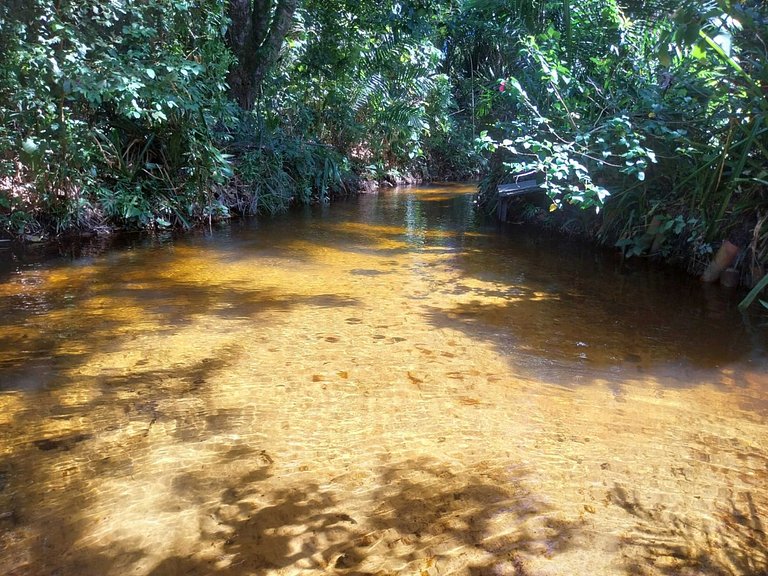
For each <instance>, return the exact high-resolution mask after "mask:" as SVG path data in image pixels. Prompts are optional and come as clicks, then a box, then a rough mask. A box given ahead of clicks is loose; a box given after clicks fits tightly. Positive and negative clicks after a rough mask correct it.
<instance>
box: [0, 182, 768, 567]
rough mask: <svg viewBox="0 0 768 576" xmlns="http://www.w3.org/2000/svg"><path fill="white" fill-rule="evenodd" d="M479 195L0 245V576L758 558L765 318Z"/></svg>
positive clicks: (727, 562)
mask: <svg viewBox="0 0 768 576" xmlns="http://www.w3.org/2000/svg"><path fill="white" fill-rule="evenodd" d="M473 191H474V188H473V187H472V186H469V185H466V186H465V185H440V186H424V187H414V188H402V189H394V190H391V191H386V192H382V193H380V194H377V195H364V196H361V197H359V198H357V199H354V200H350V201H348V202H339V203H335V204H333V205H331V206H326V205H324V206H316V207H313V208H307V209H305V210H299V211H295V212H291V213H288V214H285V215H281V216H278V217H276V218H274V219H270V220H265V221H241V222H232V223H229V224H226V225H221V226H219V227H215V226H214V228H213V230H205V231H198V232H195V233H190V234H188V235H185V236H181V237H178V238H172V237H170V236H169V237H168V238H147V237H128V238H126V239H124V240H120V241H115V242H114V243H113V245H111V246H110V247H109V248H108V249H105V248H104V247H103V246H101V245H100V244H99V242H93V243H92V244H85V245H83V246H82V247H79V248H77V249H72V250H70V251H69V252H67V253H64V252H66V251H61V252H58V253H56V254H47V253H46V254H38V253H37V252H36V251H35V250H34V249H32V248H27V249H25V250H17V249H12V248H10V247H7V246H0V296H1V298H0V574H5V575H8V576H11V575H12V576H22V575H23V576H27V575H30V576H38V575H50V576H54V575H55V576H68V575H77V576H88V575H94V576H111V575H120V576H123V575H136V576H166V575H167V576H171V575H185V576H186V575H199V576H203V575H225V576H245V575H294V574H328V573H338V574H356V575H363V574H365V575H373V574H377V575H385V574H403V575H406V574H408V575H418V576H438V575H440V576H446V575H448V574H462V575H480V574H488V575H514V576H561V575H562V576H573V575H579V574H587V573H588V574H590V575H593V576H601V575H624V576H652V575H653V576H663V575H669V576H673V575H675V576H726V575H734V576H736V575H739V576H751V575H763V576H764V575H766V574H768V442H766V441H767V440H768V424H767V423H766V422H767V421H766V416H768V362H767V361H766V350H767V349H768V346H766V344H767V343H768V328H767V327H766V323H767V322H768V315H766V314H762V315H761V314H760V313H759V311H757V310H756V311H755V313H754V314H753V316H751V317H749V318H742V317H741V316H740V315H739V313H738V312H737V310H736V303H737V302H738V299H739V296H740V295H739V294H738V293H735V292H732V291H729V290H728V289H725V288H722V287H720V286H708V285H706V286H705V285H702V284H701V283H700V282H698V281H697V280H696V279H692V278H688V277H686V276H685V275H684V274H682V272H679V271H676V270H672V269H662V268H653V266H652V265H650V264H648V263H647V262H643V261H639V260H637V259H636V260H629V261H625V262H623V261H622V260H621V259H620V258H619V257H617V255H616V254H615V253H614V252H613V251H611V250H608V251H598V250H595V249H594V248H589V247H585V246H581V245H579V244H578V242H576V241H575V240H573V239H569V238H566V237H561V236H557V235H554V234H552V233H549V232H547V231H546V230H544V231H542V230H532V229H530V228H526V227H524V226H506V227H502V226H500V225H498V224H496V223H494V222H489V221H486V220H484V219H483V218H482V217H481V215H480V214H479V213H478V209H477V207H476V205H475V204H474V202H473V196H472V192H473ZM41 251H42V249H41Z"/></svg>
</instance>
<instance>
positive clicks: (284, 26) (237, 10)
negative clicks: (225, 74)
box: [228, 0, 299, 110]
mask: <svg viewBox="0 0 768 576" xmlns="http://www.w3.org/2000/svg"><path fill="white" fill-rule="evenodd" d="M298 4H299V0H277V1H276V4H275V2H274V0H229V17H230V19H231V20H232V24H231V26H230V28H229V32H228V41H229V45H230V48H231V49H232V52H233V53H234V54H235V56H237V64H236V65H235V66H234V67H233V68H232V70H231V71H230V73H229V87H230V91H231V93H232V96H233V97H234V98H235V100H237V102H238V103H239V104H240V106H241V107H242V108H243V109H244V110H251V109H252V108H253V104H254V102H255V100H256V95H257V94H258V93H259V90H260V89H261V83H262V82H263V80H264V77H265V76H266V73H267V71H268V70H269V68H270V67H271V66H273V65H274V63H275V62H276V61H277V57H278V56H279V54H280V48H282V46H283V41H284V40H285V36H286V34H288V31H289V30H290V29H291V24H292V22H293V15H294V13H295V12H296V8H297V7H298Z"/></svg>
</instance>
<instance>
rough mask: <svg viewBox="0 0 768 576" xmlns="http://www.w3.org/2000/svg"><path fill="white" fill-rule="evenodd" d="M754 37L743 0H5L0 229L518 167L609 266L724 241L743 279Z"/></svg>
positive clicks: (247, 205)
mask: <svg viewBox="0 0 768 576" xmlns="http://www.w3.org/2000/svg"><path fill="white" fill-rule="evenodd" d="M767 29H768V8H767V7H766V5H765V3H764V2H760V1H758V0H745V1H742V2H733V1H731V0H699V1H694V0H684V1H682V2H679V3H677V4H676V5H669V4H667V3H662V2H650V3H649V2H634V1H633V2H629V3H619V2H617V0H604V1H600V2H598V1H597V0H585V1H582V2H578V3H572V2H564V1H561V0H525V1H524V0H450V1H447V2H446V1H437V0H384V1H382V2H367V1H364V0H363V1H360V0H357V1H354V2H353V1H352V0H108V1H106V2H96V1H95V0H8V1H6V2H4V3H3V4H2V5H0V54H2V55H3V56H2V60H0V228H1V229H2V230H4V231H5V232H6V233H7V234H12V235H17V236H22V237H24V236H26V237H27V238H33V237H36V236H40V235H43V234H55V233H61V232H65V231H68V230H78V229H80V230H83V229H85V230H93V229H96V230H98V229H108V228H110V227H114V226H123V227H125V226H134V227H143V228H152V227H155V228H157V227H160V228H163V227H172V226H184V227H187V226H191V225H194V224H195V223H197V222H200V221H203V220H211V219H214V218H224V217H228V216H229V215H230V214H231V213H233V212H235V213H242V214H248V213H254V212H258V211H276V210H281V209H284V208H285V207H286V206H287V205H289V204H290V203H292V202H294V203H306V202H312V201H324V200H327V199H328V198H330V197H331V196H332V195H333V194H334V193H343V192H352V191H354V189H355V187H356V184H355V183H354V178H353V175H356V176H358V177H359V176H362V177H367V178H371V179H378V180H389V181H392V182H395V181H397V180H398V178H401V177H403V176H406V175H409V174H410V175H416V176H418V177H422V178H462V179H463V178H469V177H473V176H475V175H479V174H480V173H481V172H482V173H485V174H487V176H486V178H485V180H484V183H483V186H482V187H481V192H482V193H481V199H482V200H483V201H484V203H485V204H486V205H487V206H489V207H490V208H493V205H494V203H495V201H496V194H495V190H496V184H497V183H498V182H500V181H504V180H506V181H509V180H512V179H514V178H515V177H517V176H519V175H521V174H525V175H528V177H531V178H536V179H537V180H538V182H539V184H540V185H541V186H542V187H543V189H544V190H545V191H546V193H547V195H548V197H549V202H551V208H552V209H555V211H554V214H555V215H557V214H560V213H565V214H569V215H570V214H571V212H572V211H573V210H574V207H578V208H585V209H586V210H585V211H584V210H582V211H580V212H579V214H581V216H578V217H577V218H575V220H576V221H577V222H578V226H579V227H580V228H581V231H582V233H585V234H588V235H592V236H594V237H595V238H598V239H600V240H602V241H604V242H608V243H611V244H616V245H618V247H620V248H621V249H622V250H623V252H624V253H625V254H626V255H632V256H640V255H662V256H664V257H667V258H681V259H682V260H684V261H686V262H688V264H689V265H690V266H691V267H692V268H693V269H696V268H700V267H702V266H703V265H704V264H705V263H706V261H707V260H708V259H709V257H710V256H709V255H710V253H711V252H713V251H715V250H717V248H718V246H719V244H720V242H722V241H723V240H726V239H727V240H729V241H730V242H732V243H734V244H735V245H737V246H738V247H739V248H740V256H739V258H740V259H739V261H738V262H737V263H736V264H737V265H738V266H739V270H740V271H741V274H742V278H743V280H745V281H747V282H753V283H754V282H757V281H758V280H759V278H760V277H761V275H762V269H763V267H764V265H765V264H766V261H767V260H768V227H766V226H765V222H766V220H768V194H766V187H767V186H768V172H766V165H767V162H766V160H768V126H766V113H767V112H768V104H766V102H768V97H767V96H768V67H766V59H767V58H766V56H768V48H767V47H766V46H767V43H768V38H766V30H767ZM557 208H562V209H563V210H556V209H557ZM523 211H524V212H525V213H526V214H527V215H528V216H533V217H536V218H541V219H544V220H546V219H548V218H552V216H550V215H549V212H548V211H547V210H546V207H543V206H540V205H539V206H536V205H532V206H527V207H524V210H523ZM587 214H592V216H590V217H586V215H587ZM568 218H570V219H571V220H573V217H572V216H568ZM569 221H570V220H569ZM571 228H573V226H571Z"/></svg>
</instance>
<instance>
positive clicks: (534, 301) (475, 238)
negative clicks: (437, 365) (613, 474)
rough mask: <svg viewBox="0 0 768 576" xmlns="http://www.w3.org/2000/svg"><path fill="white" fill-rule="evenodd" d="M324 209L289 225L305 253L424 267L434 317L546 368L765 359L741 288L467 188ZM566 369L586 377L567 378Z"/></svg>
mask: <svg viewBox="0 0 768 576" xmlns="http://www.w3.org/2000/svg"><path fill="white" fill-rule="evenodd" d="M316 216H317V214H313V215H311V216H308V217H307V219H306V220H302V221H300V225H299V226H294V227H293V236H292V238H290V239H286V242H285V246H284V248H283V250H287V251H288V252H290V253H291V254H292V256H293V257H295V258H298V259H303V260H312V259H313V258H317V255H318V253H322V251H323V250H335V251H342V252H343V251H348V252H353V253H365V254H373V255H375V256H377V257H380V258H382V259H385V261H386V262H390V261H391V262H392V263H394V264H395V265H394V266H389V267H386V266H382V267H381V268H379V269H377V268H375V267H373V266H371V267H368V268H353V269H351V270H349V271H348V273H350V274H352V275H358V276H362V277H367V278H370V280H371V281H372V282H373V281H377V280H380V281H388V282H391V283H392V284H393V286H394V283H395V281H396V279H397V278H407V277H408V276H412V275H414V274H417V275H420V276H422V277H425V278H426V279H427V280H428V281H429V287H430V292H429V293H430V295H432V296H433V298H431V299H430V298H427V297H426V296H425V295H416V294H414V295H412V296H411V298H412V299H414V298H416V299H421V300H423V302H422V307H421V310H420V313H421V314H422V315H423V316H424V317H425V318H426V319H427V320H428V321H429V322H430V323H431V324H432V325H433V326H435V327H437V328H442V329H450V330H458V331H461V332H463V333H465V334H467V335H468V336H470V337H472V338H475V339H478V340H483V341H488V342H492V343H493V344H495V345H496V346H497V347H498V349H499V350H500V351H501V352H502V353H504V354H506V355H509V356H510V357H512V356H515V357H516V358H517V357H520V356H522V357H523V358H529V362H528V366H529V367H530V368H531V369H532V370H533V371H534V372H535V375H536V377H538V378H542V379H546V380H552V381H555V382H557V383H559V384H562V383H572V382H575V381H578V380H579V378H582V379H583V381H586V382H588V381H592V380H593V379H594V377H604V376H606V375H608V376H610V374H611V373H613V374H614V376H616V377H631V376H636V375H639V374H643V375H645V376H651V377H654V376H655V377H658V378H664V381H665V382H666V383H667V385H670V386H687V385H693V384H695V383H696V382H697V381H700V379H697V377H696V372H697V371H707V370H711V369H713V368H724V367H726V366H728V365H730V364H733V363H739V362H746V363H753V364H754V366H755V367H757V368H759V367H763V366H764V364H765V360H766V358H765V351H766V349H768V331H766V329H765V326H762V327H753V326H748V325H747V324H745V323H744V322H743V318H742V317H741V315H740V314H739V313H738V311H737V309H736V304H737V303H738V300H739V294H738V293H736V292H734V291H732V290H728V289H724V288H721V287H720V286H712V285H702V284H701V283H700V282H698V281H697V280H695V279H692V278H689V277H686V276H685V275H684V274H683V273H682V272H680V271H677V270H670V269H661V268H654V267H652V266H651V265H649V264H648V263H646V262H642V261H640V260H638V259H635V260H629V261H624V260H622V259H621V258H619V257H618V255H617V254H616V253H615V252H614V251H610V250H595V249H594V248H593V247H590V246H585V245H582V244H579V243H578V242H575V241H573V240H571V239H568V238H566V237H561V236H553V235H552V234H549V233H548V232H547V231H542V230H540V229H531V228H527V227H524V226H513V227H505V228H504V230H502V231H501V232H500V230H499V228H500V227H499V226H498V225H495V224H493V223H489V222H488V221H486V220H484V219H483V218H482V217H481V215H479V214H478V213H477V212H476V209H475V207H474V205H473V203H472V199H471V196H468V195H467V194H466V193H465V191H464V189H463V188H458V189H457V191H455V192H451V189H450V188H448V189H445V188H436V189H435V190H434V191H432V192H430V191H429V190H428V191H427V192H426V193H409V192H408V191H407V190H406V191H401V192H399V193H394V194H392V195H382V196H380V197H369V198H365V199H363V200H361V201H360V203H358V204H356V205H355V206H354V207H353V208H346V209H341V210H338V211H337V212H331V213H329V214H324V215H321V217H320V218H315V217H316ZM313 218H314V219H313ZM309 245H312V246H314V247H315V248H316V250H309V249H306V248H307V246H309ZM291 247H292V248H291ZM246 253H247V251H246ZM404 255H408V256H409V257H410V259H407V258H403V256H404ZM385 276H386V277H389V278H385ZM393 276H394V277H393ZM397 289H398V290H399V291H400V292H402V291H403V290H405V288H397ZM405 297H408V295H407V294H406V295H405ZM564 370H568V371H573V374H575V375H576V376H577V378H576V379H570V376H569V377H568V378H569V379H570V381H569V382H563V371H564Z"/></svg>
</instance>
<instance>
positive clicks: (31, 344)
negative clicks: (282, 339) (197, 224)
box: [0, 247, 357, 391]
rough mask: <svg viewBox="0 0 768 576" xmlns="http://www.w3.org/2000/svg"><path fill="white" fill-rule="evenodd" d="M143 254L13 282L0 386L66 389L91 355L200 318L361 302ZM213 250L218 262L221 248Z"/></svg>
mask: <svg viewBox="0 0 768 576" xmlns="http://www.w3.org/2000/svg"><path fill="white" fill-rule="evenodd" d="M143 256H144V257H145V258H147V259H146V260H143V259H142V260H139V261H132V259H131V257H132V253H131V252H119V253H117V254H115V255H113V256H112V257H111V258H109V259H100V260H98V261H96V262H89V263H88V264H87V265H86V266H84V267H83V270H82V272H81V274H79V275H78V274H73V273H72V272H71V271H69V272H66V264H65V263H62V264H61V266H62V267H65V272H64V273H62V275H61V279H58V278H57V277H56V275H57V268H56V267H49V268H48V269H47V270H46V272H47V273H48V274H49V275H50V277H48V278H47V279H46V280H45V281H43V280H42V279H35V277H34V276H31V277H30V278H27V280H28V281H27V282H26V284H25V285H24V286H21V287H14V286H11V287H10V288H9V289H8V290H7V292H8V294H7V295H6V296H5V297H4V299H3V301H2V303H0V391H12V390H23V391H33V390H40V389H46V388H50V387H61V386H63V385H65V384H66V383H67V378H66V374H67V373H68V372H71V371H73V370H74V369H76V368H77V367H78V366H83V365H85V364H87V363H88V361H89V358H90V357H91V356H92V355H93V354H96V353H102V352H104V351H107V350H109V349H110V348H112V349H116V348H118V347H119V346H120V345H121V344H125V343H130V342H131V341H133V340H135V339H136V338H138V337H139V336H141V335H142V334H155V335H157V334H168V335H172V334H174V333H176V332H178V331H179V330H181V329H183V328H184V327H185V326H187V325H189V324H191V323H192V322H195V321H196V320H198V319H200V318H202V317H208V318H209V317H213V318H218V319H220V320H221V321H237V320H247V321H254V322H258V321H259V317H260V316H262V315H264V314H267V313H270V312H286V311H288V310H291V309H294V308H297V307H316V308H339V307H353V306H356V305H357V301H356V300H355V299H354V298H352V297H350V296H349V295H345V294H337V293H333V292H329V293H314V294H306V293H303V294H301V293H292V292H290V291H284V290H277V289H273V288H269V287H265V288H258V289H254V288H252V287H248V286H245V285H243V284H241V283H238V282H237V281H234V282H232V281H230V282H227V281H220V280H219V279H216V278H208V279H205V278H203V279H201V280H195V279H192V278H189V277H188V276H187V275H186V274H184V273H178V274H175V273H174V272H173V271H172V270H171V271H170V272H169V271H167V270H164V266H171V265H172V264H173V258H174V255H173V253H172V250H171V249H170V248H169V247H165V248H162V247H161V248H158V249H156V254H155V255H154V257H153V255H147V254H144V255H143ZM207 256H208V257H209V258H211V259H212V260H215V259H216V257H217V256H218V253H217V252H216V251H215V250H213V251H210V252H208V253H207ZM70 266H71V265H70ZM257 273H258V270H254V274H257ZM6 286H8V285H6ZM136 368H137V369H139V370H140V369H141V367H140V366H137V367H136Z"/></svg>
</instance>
